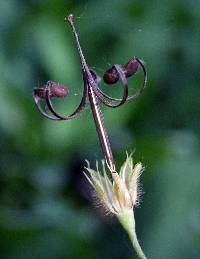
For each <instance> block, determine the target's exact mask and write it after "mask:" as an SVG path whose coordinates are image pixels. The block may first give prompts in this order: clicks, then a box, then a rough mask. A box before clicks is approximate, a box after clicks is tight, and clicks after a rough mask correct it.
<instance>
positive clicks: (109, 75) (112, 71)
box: [103, 66, 119, 85]
mask: <svg viewBox="0 0 200 259" xmlns="http://www.w3.org/2000/svg"><path fill="white" fill-rule="evenodd" d="M103 80H104V82H105V83H106V84H109V85H112V84H115V83H116V82H117V81H118V80H119V75H118V72H117V70H116V68H115V67H114V66H113V67H111V68H109V69H108V70H107V71H106V72H105V73H104V76H103Z"/></svg>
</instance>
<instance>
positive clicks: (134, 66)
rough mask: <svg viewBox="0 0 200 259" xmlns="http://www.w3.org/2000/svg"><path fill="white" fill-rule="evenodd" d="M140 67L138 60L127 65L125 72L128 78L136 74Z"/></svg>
mask: <svg viewBox="0 0 200 259" xmlns="http://www.w3.org/2000/svg"><path fill="white" fill-rule="evenodd" d="M139 67H140V63H139V62H138V61H137V59H135V58H132V59H130V60H129V61H128V63H126V65H125V66H124V72H125V75H126V77H130V76H133V75H134V74H135V73H137V71H138V69H139Z"/></svg>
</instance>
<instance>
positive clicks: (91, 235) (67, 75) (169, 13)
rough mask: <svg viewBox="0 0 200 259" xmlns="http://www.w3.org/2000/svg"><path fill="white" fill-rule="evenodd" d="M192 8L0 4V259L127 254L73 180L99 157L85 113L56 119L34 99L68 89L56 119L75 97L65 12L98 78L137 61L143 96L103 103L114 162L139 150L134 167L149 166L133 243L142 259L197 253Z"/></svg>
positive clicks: (12, 0) (196, 37)
mask: <svg viewBox="0 0 200 259" xmlns="http://www.w3.org/2000/svg"><path fill="white" fill-rule="evenodd" d="M199 8H200V5H199V1H196V2H195V1H189V0H185V1H179V0H173V1H172V0H168V1H165V0H164V1H161V2H158V1H139V0H133V1H129V0H128V1H121V0H114V1H106V0H101V1H97V0H96V1H89V0H88V1H62V0H57V1H55V0H51V1H50V0H45V1H41V0H38V1H33V0H29V1H22V0H8V1H1V4H0V14H1V25H0V35H1V36H0V48H1V51H0V71H1V72H0V75H1V76H0V134H1V138H0V146H1V156H0V210H1V213H0V254H1V258H3V259H4V258H6V259H7V258H16V259H18V258H20V259H23V258H24V259H25V258H29V259H31V258H70V259H71V258H72V259H76V258H81V259H82V258H83V259H84V258H87V259H88V258H92V259H99V258H103V259H107V258H108V259H109V258H116V259H118V258H119V259H121V258H133V256H134V255H133V254H132V251H131V248H130V246H129V242H128V237H126V236H125V235H124V236H123V234H122V233H123V230H122V229H121V228H120V227H119V226H118V224H117V222H115V221H114V219H112V218H111V219H109V218H107V217H104V213H102V210H101V208H99V209H96V210H95V209H94V206H93V204H92V200H91V198H90V197H91V194H90V193H88V192H89V191H88V190H89V184H88V183H87V182H86V180H85V179H84V176H83V174H82V170H83V166H84V160H85V159H86V158H87V159H89V160H90V161H96V159H101V157H102V155H101V151H100V147H99V146H98V140H97V136H96V132H95V127H94V123H93V121H92V117H91V112H90V110H89V109H86V111H85V112H84V113H83V114H82V115H81V116H80V117H79V118H78V119H76V120H74V121H68V122H53V121H48V120H47V119H45V118H43V117H41V115H40V114H39V113H38V112H37V110H36V108H35V106H34V104H33V101H32V94H31V92H32V88H33V87H37V86H38V85H42V84H44V83H45V82H46V81H47V80H53V81H58V82H60V83H64V84H66V85H67V86H68V87H69V90H70V95H69V96H68V97H67V98H66V99H65V100H63V101H62V102H61V103H59V104H58V108H59V109H60V111H63V112H66V113H67V112H70V111H73V108H74V107H75V106H76V105H77V103H78V102H79V101H80V98H81V92H82V80H81V72H80V66H79V59H78V56H77V54H76V52H75V47H74V42H73V40H72V35H71V32H70V30H69V28H68V27H67V26H66V25H65V24H64V22H63V20H64V16H65V15H68V14H70V13H73V14H74V22H75V23H76V25H77V29H78V32H79V36H80V41H81V44H82V47H83V50H84V51H85V56H86V59H87V61H88V64H90V65H91V67H96V70H97V72H98V73H99V75H101V76H102V75H103V71H105V70H107V69H108V67H109V65H108V63H111V64H114V63H117V64H125V63H126V62H127V61H128V60H129V58H131V57H133V56H137V57H140V58H143V59H144V61H145V62H146V66H147V70H148V75H149V82H148V88H147V89H146V90H145V92H144V93H143V94H142V95H141V96H140V98H139V99H138V100H136V101H135V102H130V103H128V104H126V105H125V106H124V107H122V108H119V109H109V108H104V107H103V112H104V114H105V122H106V126H107V128H108V132H109V135H110V136H111V142H112V147H113V152H114V156H115V158H116V160H117V164H118V165H120V164H121V163H122V161H124V159H125V157H124V154H125V150H127V149H128V151H129V150H133V149H136V150H135V153H134V161H135V162H138V161H139V160H142V164H144V165H145V166H146V169H145V172H144V174H143V176H142V179H141V180H142V182H143V189H144V192H145V195H144V197H143V203H142V205H141V209H137V210H136V211H135V216H136V222H137V234H138V236H139V237H140V243H141V245H142V247H143V248H144V250H145V252H146V254H147V256H149V258H163V259H164V258H173V259H176V258H177V259H179V258H181V259H188V258H198V257H199V254H200V249H199V247H200V245H199V244H200V225H199V221H200V207H199V204H200V198H199V186H200V174H199V169H200V159H199V151H200V143H199V139H200V127H199V103H200V97H199V96H200V88H199V79H200V77H199V60H200V54H199V53H200V52H199V42H200V34H199V27H200V12H199ZM79 16H80V18H78V17H79ZM102 87H103V89H107V88H106V86H105V85H102ZM108 91H110V92H115V91H116V88H115V87H113V88H112V87H111V88H110V90H109V89H108Z"/></svg>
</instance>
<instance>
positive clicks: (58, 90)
mask: <svg viewBox="0 0 200 259" xmlns="http://www.w3.org/2000/svg"><path fill="white" fill-rule="evenodd" d="M47 87H48V88H49V92H50V96H51V97H57V98H62V97H65V96H67V95H68V93H69V91H68V89H67V88H66V87H65V86H64V85H61V84H58V83H55V82H52V81H48V82H47Z"/></svg>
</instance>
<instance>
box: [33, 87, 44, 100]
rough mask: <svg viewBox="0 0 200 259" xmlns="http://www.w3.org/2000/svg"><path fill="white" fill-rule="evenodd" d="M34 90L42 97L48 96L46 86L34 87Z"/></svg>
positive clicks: (35, 93)
mask: <svg viewBox="0 0 200 259" xmlns="http://www.w3.org/2000/svg"><path fill="white" fill-rule="evenodd" d="M33 91H34V95H36V96H37V97H39V98H41V99H45V98H46V89H45V88H44V87H38V88H34V89H33Z"/></svg>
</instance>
